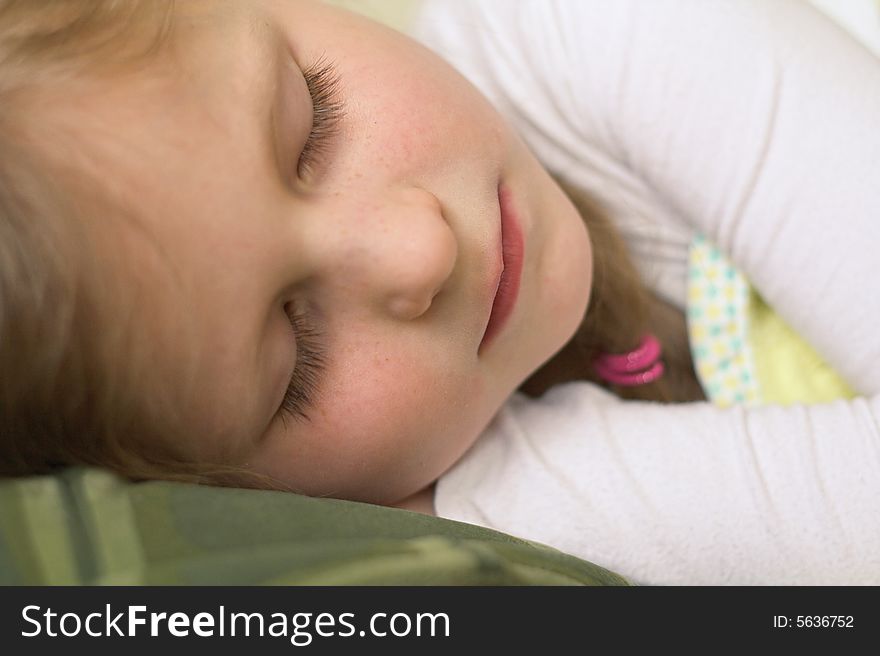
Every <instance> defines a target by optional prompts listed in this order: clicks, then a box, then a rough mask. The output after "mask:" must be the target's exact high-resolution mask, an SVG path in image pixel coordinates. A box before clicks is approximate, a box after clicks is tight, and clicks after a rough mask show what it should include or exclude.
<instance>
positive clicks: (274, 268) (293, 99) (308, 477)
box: [78, 0, 592, 504]
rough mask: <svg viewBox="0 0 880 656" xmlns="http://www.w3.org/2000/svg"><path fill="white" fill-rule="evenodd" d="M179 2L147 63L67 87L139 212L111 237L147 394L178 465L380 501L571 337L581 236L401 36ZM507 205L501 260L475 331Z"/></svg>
mask: <svg viewBox="0 0 880 656" xmlns="http://www.w3.org/2000/svg"><path fill="white" fill-rule="evenodd" d="M189 8H190V9H192V10H193V11H192V12H190V14H189V15H188V17H187V16H182V17H181V18H180V20H179V21H178V23H177V28H178V29H177V32H176V33H175V37H174V41H173V45H174V47H173V48H171V49H170V50H169V51H168V52H166V53H165V54H164V56H163V57H162V58H159V59H158V60H157V61H156V62H154V63H151V64H150V65H149V66H148V68H147V69H146V70H143V71H140V72H138V73H136V74H134V75H131V76H129V77H127V78H125V80H124V81H122V82H120V81H118V80H116V81H114V83H113V84H112V85H107V88H104V89H102V90H101V92H100V93H91V94H87V96H88V97H84V98H80V99H79V100H78V102H79V104H80V106H81V107H82V108H83V109H84V110H85V113H83V115H82V118H81V121H80V124H85V123H86V122H87V121H93V122H94V125H95V126H96V129H95V132H96V133H98V132H101V131H103V133H104V134H107V135H110V136H111V137H112V139H109V140H105V145H104V150H103V152H104V154H105V156H106V157H109V158H111V159H106V158H105V159H104V162H105V170H106V171H107V172H108V174H109V173H111V172H112V176H113V182H114V183H115V187H114V188H118V189H122V190H123V193H124V194H125V196H126V198H127V199H128V200H127V202H128V204H129V205H131V204H132V203H133V202H136V206H137V208H138V217H139V219H140V222H139V231H134V230H132V231H130V232H125V230H128V229H124V231H123V232H120V233H119V234H120V235H122V236H121V237H120V238H119V239H117V240H116V242H114V247H115V248H116V249H117V252H123V253H124V254H125V255H124V257H125V259H126V260H127V261H128V262H130V263H131V265H132V266H131V270H132V271H137V272H138V275H140V276H146V277H147V278H148V279H149V289H150V292H149V295H143V296H140V297H138V298H136V299H134V304H133V309H134V312H135V314H136V317H137V319H138V322H139V323H140V324H141V325H142V326H143V328H142V330H143V332H142V334H141V337H142V338H143V341H144V342H145V343H147V344H149V347H150V349H151V351H150V352H151V365H152V367H153V368H154V369H153V370H154V372H159V373H160V374H161V379H162V380H163V381H165V387H164V389H163V390H157V391H162V392H164V393H165V394H166V395H167V397H168V398H170V399H172V400H173V402H174V404H175V408H176V409H177V410H178V411H179V415H180V416H179V422H180V428H181V431H182V434H185V435H187V436H189V437H188V440H191V443H187V444H186V445H185V449H186V451H187V452H188V453H190V454H191V455H193V456H194V457H198V458H205V459H211V458H215V459H216V456H217V454H220V453H224V454H227V456H228V454H235V455H234V457H235V460H236V462H237V463H238V464H244V465H246V466H247V467H248V468H250V469H252V470H255V471H257V472H261V473H264V474H268V475H271V476H273V477H276V478H277V479H280V480H282V481H284V482H286V483H287V484H289V485H291V486H292V487H294V488H296V489H298V490H301V491H302V492H305V493H307V494H311V495H328V496H338V497H342V498H350V499H357V500H364V501H370V502H375V503H386V504H387V503H393V502H395V501H397V500H399V499H401V498H403V497H406V496H408V495H410V494H412V493H413V492H415V491H417V490H419V489H421V488H422V487H424V486H425V485H427V484H429V483H431V482H432V481H434V480H435V479H436V478H437V477H438V476H439V475H440V474H442V473H443V472H444V470H446V469H447V468H448V467H449V466H450V465H452V464H453V463H454V462H455V461H456V460H457V459H458V458H459V457H460V456H461V455H462V454H463V453H464V452H465V450H466V449H467V448H468V447H469V446H470V445H471V444H472V443H473V441H474V440H475V438H476V437H477V436H478V434H479V433H480V432H481V430H482V429H483V428H484V427H485V426H486V425H487V423H488V422H489V421H490V420H491V418H492V416H493V415H494V414H495V412H496V411H497V410H498V408H499V407H500V406H501V404H502V403H503V402H504V400H505V399H506V398H507V397H508V396H509V395H510V394H511V393H512V392H513V391H514V390H515V389H516V388H517V387H518V385H519V384H520V383H521V382H522V381H523V380H524V379H525V378H526V377H527V376H528V375H529V374H530V373H531V372H533V371H534V370H535V369H536V368H538V367H539V366H540V365H541V364H542V363H543V362H545V361H546V360H547V359H548V358H550V357H551V356H552V355H553V354H554V353H555V352H556V351H557V350H558V349H559V348H561V347H562V346H563V344H564V343H565V342H566V341H568V339H569V338H570V336H571V335H572V334H573V332H574V331H575V329H576V328H577V326H578V324H579V323H580V321H581V319H582V318H583V314H584V312H585V310H586V306H587V301H588V297H589V289H590V283H591V269H592V257H591V251H590V242H589V238H588V235H587V232H586V228H585V227H584V224H583V222H582V221H581V219H580V217H579V215H578V214H577V212H576V210H575V209H574V207H573V206H572V204H571V203H570V202H569V200H568V199H567V198H566V197H565V195H564V194H563V193H562V191H561V190H560V189H559V187H558V186H557V185H556V184H555V183H554V182H553V180H552V179H551V177H550V176H549V175H548V174H547V172H546V171H545V170H544V169H543V168H542V167H541V166H540V165H539V164H538V162H537V161H536V160H535V159H534V158H533V156H532V155H531V154H530V153H529V151H528V150H527V149H526V147H525V146H524V145H523V143H522V142H521V141H520V140H519V139H518V138H517V137H516V136H515V135H514V134H513V133H512V132H511V131H510V129H509V128H508V127H507V125H506V124H505V122H504V121H503V120H502V118H501V117H500V116H499V115H498V114H497V113H496V112H495V110H494V109H493V108H492V107H491V106H490V105H489V104H488V103H487V101H486V100H484V98H483V97H482V96H481V95H480V94H479V93H478V92H477V91H476V90H475V89H474V88H473V87H472V86H471V85H470V84H469V83H468V82H466V81H465V80H464V78H462V77H461V76H460V75H459V74H458V73H457V72H455V71H454V70H453V69H452V68H450V67H449V66H448V65H447V64H446V63H444V62H443V61H442V60H441V59H439V58H438V57H436V56H435V55H433V54H432V53H430V52H429V51H428V50H426V49H424V48H423V47H421V46H420V45H418V44H416V43H415V42H413V41H412V40H410V39H409V38H407V37H405V36H403V35H400V34H398V33H396V32H393V31H391V30H389V29H387V28H385V27H383V26H380V25H378V24H375V23H373V22H370V21H368V20H366V19H364V18H361V17H359V16H356V15H353V14H350V13H347V12H343V11H341V10H338V9H335V8H331V7H329V6H326V5H322V4H320V3H317V2H311V1H304V0H264V1H261V2H256V1H255V2H246V3H245V2H236V1H233V0H229V1H217V2H212V3H207V4H206V7H199V8H198V10H196V5H191V6H190V7H189ZM184 13H185V12H184ZM169 52H170V53H172V54H170V55H169ZM328 64H329V65H330V68H327V67H326V66H325V65H328ZM304 73H305V76H304ZM307 78H308V82H307ZM334 80H335V81H336V82H335V84H334V83H333V81H334ZM310 87H311V88H310ZM313 103H316V105H317V107H316V106H315V104H313ZM340 105H341V106H340ZM313 124H314V127H313ZM97 141H98V142H101V141H102V140H101V138H100V137H98V138H97ZM109 144H112V146H111V147H109V148H108V147H107V146H108V145H109ZM95 147H101V144H100V143H97V144H96V145H95ZM502 196H503V197H505V198H506V199H507V200H506V201H505V203H506V207H509V209H506V210H505V213H506V214H507V215H508V217H513V220H514V221H516V222H518V224H519V226H520V228H521V232H522V235H523V241H524V249H523V265H522V275H521V282H520V287H519V293H518V297H517V299H516V304H515V306H514V308H513V311H512V313H511V315H510V316H509V318H508V320H507V322H506V323H505V324H504V325H503V327H502V328H501V330H500V331H499V332H497V334H495V335H494V336H493V337H492V339H491V340H487V341H486V343H482V342H483V337H484V333H485V332H486V327H487V323H488V322H489V318H490V314H491V312H492V306H493V299H494V298H495V294H496V288H497V286H498V283H499V275H500V271H501V266H502V262H503V259H502V250H501V249H502V241H501V239H502V234H501V211H500V197H502ZM144 233H146V238H145V235H144ZM508 235H509V231H508ZM506 241H509V239H507V236H506ZM120 249H122V250H120ZM159 253H161V255H159ZM508 266H509V267H511V268H512V267H513V264H512V263H508ZM292 317H293V321H292V320H291V318H292ZM292 324H293V325H292ZM291 381H292V384H293V389H292V390H291V391H290V392H289V394H288V399H287V401H286V402H285V401H284V398H285V395H286V393H288V392H287V391H288V386H289V385H290V384H291ZM306 397H307V398H306ZM285 405H286V406H287V407H288V409H293V412H292V414H288V411H287V410H286V409H284V406H285Z"/></svg>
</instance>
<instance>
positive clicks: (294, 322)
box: [279, 308, 326, 426]
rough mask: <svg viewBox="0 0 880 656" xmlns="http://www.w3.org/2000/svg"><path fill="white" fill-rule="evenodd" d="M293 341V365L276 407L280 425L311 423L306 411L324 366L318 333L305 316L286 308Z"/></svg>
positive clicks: (323, 352)
mask: <svg viewBox="0 0 880 656" xmlns="http://www.w3.org/2000/svg"><path fill="white" fill-rule="evenodd" d="M285 309H286V310H287V316H288V317H289V319H290V326H291V328H292V329H293V333H294V339H295V340H296V365H295V366H294V368H293V375H292V376H291V377H290V382H289V383H288V384H287V390H286V391H285V392H284V400H283V401H282V402H281V407H280V408H279V411H280V416H281V420H282V422H283V423H284V424H285V426H286V425H287V422H286V421H285V419H292V420H293V421H296V422H302V421H306V422H307V421H310V419H309V416H308V413H307V409H308V408H309V406H310V405H311V404H312V403H313V402H314V400H315V394H316V392H317V390H318V383H319V382H320V376H321V372H322V371H323V369H324V366H325V364H326V360H325V356H326V352H325V351H324V349H323V346H322V345H321V342H320V336H321V335H320V332H319V331H317V330H316V329H315V327H314V324H313V323H312V322H311V321H309V317H308V315H307V314H306V313H304V312H302V311H301V310H299V309H297V308H290V309H288V308H285Z"/></svg>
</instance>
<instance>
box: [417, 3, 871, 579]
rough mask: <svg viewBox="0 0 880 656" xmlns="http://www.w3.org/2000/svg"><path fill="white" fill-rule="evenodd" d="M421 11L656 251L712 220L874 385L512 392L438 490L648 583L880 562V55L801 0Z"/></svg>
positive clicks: (580, 386) (444, 497)
mask: <svg viewBox="0 0 880 656" xmlns="http://www.w3.org/2000/svg"><path fill="white" fill-rule="evenodd" d="M421 30H422V34H423V36H424V37H425V39H426V40H427V41H428V42H429V44H432V45H433V46H435V47H436V48H437V49H438V50H440V51H441V52H442V53H443V54H444V55H445V56H447V57H449V58H450V59H452V60H453V61H454V62H455V63H456V64H457V65H458V66H459V68H461V69H462V70H464V71H465V72H466V74H468V75H469V76H470V77H471V78H472V79H473V80H474V81H475V82H476V83H477V85H478V86H479V87H480V88H481V89H483V90H484V91H485V92H486V93H487V94H488V95H489V96H490V97H492V99H493V100H494V101H495V103H496V104H497V105H498V106H499V107H500V108H501V109H502V110H503V111H505V112H506V113H507V114H508V115H509V116H510V117H511V119H512V120H513V121H514V123H515V124H516V126H517V127H518V128H519V130H520V131H521V132H522V134H523V135H524V136H525V137H526V139H527V141H529V142H530V144H531V145H532V147H533V148H534V149H535V150H536V152H537V153H538V155H539V156H540V157H541V159H543V160H544V161H545V162H546V163H548V164H549V165H550V167H551V168H552V169H554V170H555V171H557V172H559V173H563V174H565V175H566V177H568V178H569V180H570V181H572V182H574V183H576V184H580V185H581V186H583V187H585V188H586V189H587V190H588V191H591V192H592V193H594V194H595V195H597V196H598V197H599V198H600V199H601V200H603V201H604V202H605V203H606V204H607V205H608V206H609V208H610V209H611V211H612V213H613V214H614V215H615V218H618V219H620V220H621V222H622V224H623V225H624V226H625V231H626V230H628V231H629V232H628V234H627V237H629V238H635V241H636V242H638V237H639V233H640V231H643V232H644V233H645V234H647V235H648V238H647V239H645V240H644V242H642V243H647V244H649V246H646V247H645V248H646V249H647V248H648V247H650V248H651V249H654V250H653V251H651V252H652V253H654V254H655V255H656V258H655V259H656V261H657V262H660V263H662V260H663V259H664V258H665V257H666V255H667V252H668V254H669V256H670V257H669V259H674V258H676V257H678V258H679V259H680V258H681V257H682V256H684V253H685V252H686V247H687V244H688V242H689V239H690V237H691V236H692V235H693V233H695V232H702V233H704V234H706V235H707V236H709V237H710V238H711V239H712V240H713V241H714V242H715V243H716V244H717V245H719V246H720V247H721V248H722V250H724V251H726V252H727V253H728V254H729V256H730V257H731V259H732V260H733V261H734V263H735V264H737V266H738V267H739V268H740V269H741V270H742V271H743V273H744V274H745V275H746V276H747V277H748V278H749V279H750V281H751V282H752V283H753V284H754V285H755V286H756V287H757V289H758V290H759V291H760V292H761V294H762V295H763V296H764V298H765V299H766V300H767V301H768V303H770V304H771V305H772V306H773V307H774V309H776V310H777V311H778V312H779V314H780V315H781V316H782V317H783V318H784V319H785V320H786V321H787V322H788V323H789V324H790V325H791V326H792V327H793V328H794V329H795V330H797V331H798V332H799V333H800V334H801V335H802V336H803V337H805V338H806V339H807V340H808V341H809V342H810V343H811V344H812V345H813V346H814V347H815V348H816V349H817V351H818V352H819V353H820V354H821V355H822V356H823V357H824V358H825V359H826V361H827V362H828V363H829V364H830V365H831V366H832V367H834V368H835V369H836V370H837V371H838V372H839V373H840V374H841V375H843V376H844V378H846V379H847V381H848V382H849V383H850V384H851V385H852V386H853V387H854V388H855V389H857V390H859V391H860V392H861V393H862V394H864V395H865V396H864V398H859V399H855V400H853V401H849V402H844V401H841V402H836V403H831V404H826V405H817V406H810V407H803V406H794V407H787V408H784V407H765V408H753V409H749V408H742V407H740V408H732V409H727V410H722V409H719V408H715V407H712V406H710V405H708V404H689V405H682V406H661V405H657V404H650V403H633V402H626V403H625V402H621V401H619V400H617V399H616V398H614V397H611V396H610V395H608V394H607V393H605V392H603V391H601V390H600V389H598V388H596V387H594V386H592V385H590V384H587V383H572V384H569V385H564V386H561V387H559V388H556V389H554V390H552V391H551V392H550V393H548V394H547V395H545V396H544V397H543V398H541V399H539V400H536V401H535V400H530V399H527V398H526V397H524V396H521V395H517V396H515V397H514V399H512V400H511V402H510V403H509V404H508V405H507V406H506V407H505V408H504V409H503V411H502V412H501V413H500V414H499V417H498V418H497V420H496V421H495V422H494V423H493V425H492V426H491V427H490V429H489V431H487V433H486V435H485V436H484V437H483V438H481V439H480V440H479V441H478V442H477V444H476V445H475V447H474V448H473V449H472V450H471V452H469V454H468V455H467V456H466V458H465V459H464V460H462V461H461V462H460V463H459V464H458V465H457V466H456V467H455V468H453V469H452V470H451V471H450V472H449V473H448V474H447V475H445V476H444V477H443V478H442V479H441V480H440V482H439V483H438V486H437V493H436V498H435V504H436V509H437V512H438V514H440V515H442V516H448V517H453V518H455V519H461V520H464V521H471V522H474V523H478V524H483V525H487V526H491V527H493V528H497V529H500V530H505V531H509V532H512V533H515V534H518V535H521V536H523V537H527V538H532V539H535V540H538V541H542V542H547V543H550V544H552V545H554V546H557V547H559V548H562V549H564V550H566V551H570V552H573V553H576V554H577V555H580V556H582V557H585V558H588V559H591V560H593V561H595V562H597V563H598V564H600V565H605V566H607V567H609V568H611V569H614V570H616V571H619V572H620V573H622V574H624V575H628V576H631V577H633V578H634V579H636V580H637V581H641V582H647V583H743V584H748V583H755V584H783V583H788V584H808V583H828V584H859V583H862V584H864V583H873V584H880V513H877V511H876V500H877V499H878V498H880V396H878V393H880V366H878V363H880V337H878V335H877V326H880V303H877V302H876V300H875V299H876V298H878V297H880V276H878V275H877V271H876V261H877V256H876V254H875V251H876V249H877V247H878V245H880V169H878V163H880V130H878V129H877V128H878V127H880V62H878V60H877V58H876V57H874V56H872V55H871V54H870V53H869V52H868V51H867V50H865V49H864V48H862V47H861V46H860V45H859V44H857V43H856V42H855V41H853V40H852V39H851V38H850V37H848V36H847V35H846V34H844V33H843V32H842V31H840V30H839V29H838V28H836V27H835V26H834V25H832V24H831V23H830V22H828V21H827V20H825V19H824V18H823V17H821V16H820V15H819V14H817V13H815V12H814V11H813V10H812V9H810V8H809V6H808V5H806V4H805V3H802V2H795V1H793V0H775V1H774V2H766V1H764V0H755V1H752V2H749V1H747V0H716V1H714V2H710V1H708V0H666V1H657V2H644V1H641V0H618V1H616V2H613V3H612V2H589V1H587V0H584V1H580V0H579V1H571V2H562V1H558V2H548V1H547V0H534V1H528V0H526V1H523V2H517V3H511V2H507V1H504V0H481V2H473V3H472V2H445V1H444V2H432V3H429V10H428V11H427V12H425V14H424V15H423V21H422V25H421ZM658 234H659V235H661V236H662V237H663V238H664V239H666V238H667V237H668V239H667V240H666V241H663V239H657V238H656V236H657V235H658ZM658 242H659V243H658ZM666 247H668V249H667V251H664V250H663V249H664V248H666ZM636 254H637V256H638V255H639V253H638V252H637V253H636ZM682 266H683V265H682ZM664 284H665V283H663V281H662V280H661V281H660V282H659V283H658V288H659V290H660V291H661V292H666V295H667V296H668V297H671V298H675V299H677V300H678V301H679V302H680V304H683V302H684V288H683V285H680V286H679V288H676V286H675V285H674V284H670V285H667V286H666V287H664Z"/></svg>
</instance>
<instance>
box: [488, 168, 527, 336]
mask: <svg viewBox="0 0 880 656" xmlns="http://www.w3.org/2000/svg"><path fill="white" fill-rule="evenodd" d="M498 206H499V208H500V214H501V244H500V250H501V260H502V267H501V271H500V273H499V275H498V278H497V282H496V284H495V296H494V298H493V300H492V310H491V312H490V314H489V322H488V323H487V324H486V331H485V332H484V333H483V339H482V341H481V342H480V347H479V349H478V352H482V351H483V350H484V349H486V348H487V347H488V346H489V344H491V342H492V341H493V340H494V339H495V337H497V336H498V335H499V334H500V333H501V331H502V330H503V329H504V326H505V325H506V324H507V321H508V319H510V315H511V314H513V310H514V308H515V307H516V300H517V298H518V296H519V283H520V278H521V276H522V268H523V253H524V251H525V240H524V239H523V233H522V227H521V226H520V222H519V218H518V217H517V214H516V210H515V208H514V205H513V198H512V194H511V192H510V189H509V188H508V187H506V186H505V185H504V184H503V183H501V184H499V185H498Z"/></svg>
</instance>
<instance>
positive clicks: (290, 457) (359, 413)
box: [263, 356, 496, 503]
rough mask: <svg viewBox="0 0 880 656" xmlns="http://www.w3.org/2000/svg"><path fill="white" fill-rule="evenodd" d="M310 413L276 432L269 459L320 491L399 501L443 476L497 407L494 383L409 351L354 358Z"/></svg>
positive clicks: (275, 470)
mask: <svg viewBox="0 0 880 656" xmlns="http://www.w3.org/2000/svg"><path fill="white" fill-rule="evenodd" d="M334 380H335V382H334V383H333V384H332V385H328V386H327V388H326V389H325V391H324V393H323V396H322V398H321V402H320V403H319V404H318V406H317V407H316V408H315V411H314V412H312V413H310V415H311V417H312V422H311V424H310V425H305V424H302V425H301V428H291V430H290V432H289V434H279V435H275V436H273V438H272V439H273V442H274V444H273V448H272V449H270V451H267V452H265V453H264V454H263V455H264V456H267V457H265V458H264V460H263V464H264V467H268V468H269V469H271V470H272V471H266V470H265V469H264V471H266V473H270V474H271V475H273V476H276V477H278V478H280V479H282V480H284V481H285V482H286V483H288V484H289V485H292V486H293V487H294V488H295V489H298V490H301V491H302V492H304V493H306V494H310V495H314V496H320V495H327V496H333V497H340V498H347V499H354V500H359V501H368V502H373V503H392V502H394V501H397V500H399V499H400V498H402V497H404V496H407V495H408V494H411V493H412V492H415V491H417V490H418V489H420V488H421V487H424V486H425V485H427V484H429V483H430V482H432V481H433V480H435V479H436V478H437V477H438V476H439V475H440V474H441V473H442V472H443V471H445V470H446V469H447V468H448V467H449V466H450V465H451V464H452V463H453V462H455V460H457V459H458V458H459V457H460V456H461V454H462V453H463V452H464V451H465V450H466V449H467V448H468V447H469V446H470V444H471V443H472V442H473V440H474V439H476V437H477V435H478V434H479V432H480V430H481V429H482V427H483V426H484V425H485V423H486V422H487V421H488V420H489V419H490V418H491V416H492V415H493V414H494V412H495V410H496V408H494V407H492V403H491V402H490V400H489V395H488V394H487V392H486V388H487V386H486V385H485V383H484V382H483V381H482V379H481V378H480V377H479V376H478V375H477V374H469V375H464V374H461V373H458V374H456V373H453V372H450V371H448V370H443V369H442V367H437V366H435V367H429V366H425V365H423V366H422V367H416V366H415V361H414V360H413V359H411V358H404V357H395V356H390V357H385V356H383V357H382V358H381V359H379V358H372V359H365V358H361V359H359V360H349V361H348V362H346V374H345V375H343V376H336V377H334Z"/></svg>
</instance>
